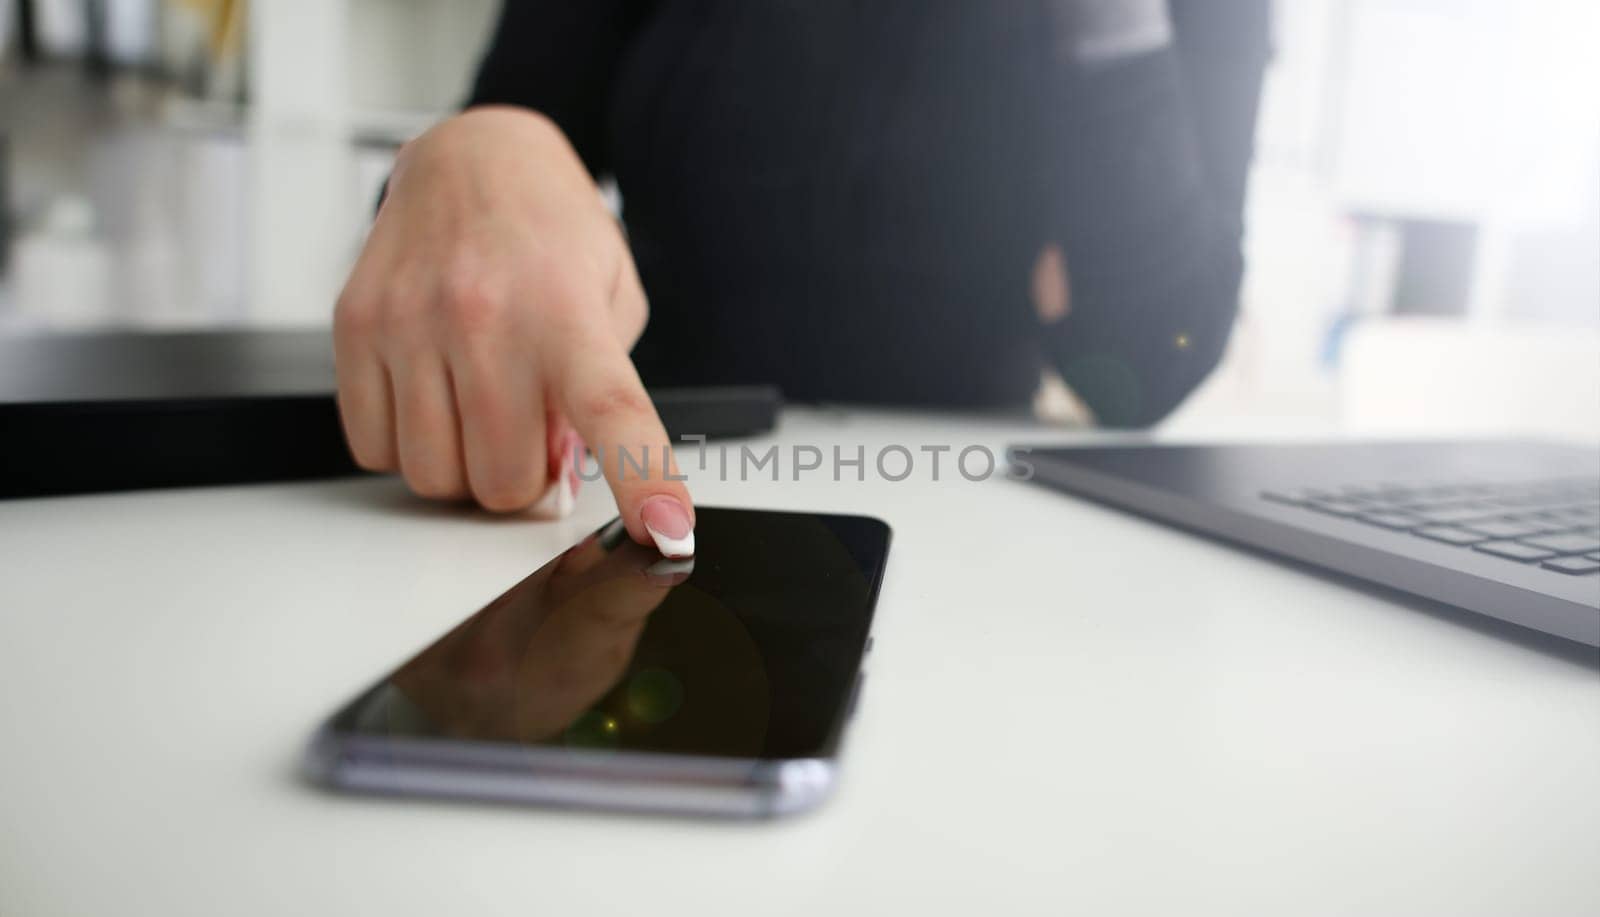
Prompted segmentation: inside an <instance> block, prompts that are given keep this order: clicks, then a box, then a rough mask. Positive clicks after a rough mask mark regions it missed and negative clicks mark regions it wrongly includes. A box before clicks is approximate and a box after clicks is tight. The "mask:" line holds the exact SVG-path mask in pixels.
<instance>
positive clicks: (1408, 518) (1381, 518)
mask: <svg viewBox="0 0 1600 917" xmlns="http://www.w3.org/2000/svg"><path fill="white" fill-rule="evenodd" d="M1356 518H1357V519H1360V520H1361V521H1362V522H1370V523H1372V524H1373V525H1381V526H1383V527H1384V528H1386V529H1402V530H1403V529H1414V528H1416V527H1417V526H1419V525H1422V524H1423V521H1422V519H1421V518H1419V517H1417V516H1413V515H1411V514H1410V513H1383V512H1379V513H1362V514H1361V515H1359V516H1357V517H1356Z"/></svg>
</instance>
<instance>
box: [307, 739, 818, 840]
mask: <svg viewBox="0 0 1600 917" xmlns="http://www.w3.org/2000/svg"><path fill="white" fill-rule="evenodd" d="M363 747H365V750H366V751H367V752H368V753H367V754H363V753H362V750H363ZM380 748H381V753H372V752H374V751H375V750H377V749H380ZM452 749H453V750H454V751H455V754H454V755H453V754H452ZM419 750H421V751H423V752H424V753H422V754H411V753H408V752H415V751H419ZM483 750H484V748H483V746H481V745H475V743H465V742H448V741H439V740H426V741H411V742H407V741H404V740H393V739H384V740H377V741H374V740H372V739H367V738H364V737H357V736H351V735H349V734H347V733H342V732H340V731H338V730H335V729H332V728H331V727H329V726H326V725H325V726H323V727H322V728H321V729H319V730H318V731H317V733H316V734H315V735H314V736H313V737H312V739H311V741H310V742H309V743H308V744H307V746H306V750H305V754H304V757H303V759H302V774H303V775H304V776H305V777H306V779H308V780H310V781H311V782H312V783H315V784H318V785H320V786H323V787H326V788H329V789H335V790H341V791H348V792H355V793H370V794H378V795H388V796H408V797H438V798H446V799H461V800H471V801H480V802H508V803H517V804H525V805H536V806H546V807H555V808H569V809H587V810H602V811H615V812H635V813H653V814H664V815H690V816H702V817H714V818H744V819H761V818H774V817H778V816H783V815H792V814H797V813H800V812H804V811H807V810H810V809H813V808H816V807H817V806H818V805H820V804H821V803H822V802H823V801H824V800H826V799H827V798H828V796H829V795H830V794H831V793H832V790H833V787H834V784H835V782H836V778H837V773H838V768H837V763H836V760H835V759H831V758H797V759H788V760H775V761H769V760H758V759H738V758H698V757H691V756H687V755H648V754H637V753H630V754H628V755H627V756H626V757H625V758H622V757H618V756H616V755H607V754H603V753H568V752H567V751H566V750H564V749H553V750H542V749H526V750H518V753H517V754H516V755H515V756H514V759H513V757H511V756H508V755H499V756H497V757H499V758H500V760H499V761H498V762H493V763H489V764H488V766H485V765H486V762H485V760H484V758H485V757H486V756H485V755H483V754H482V752H483ZM475 752H476V754H475ZM458 756H459V757H458ZM472 758H476V759H477V760H471V759H472ZM619 763H620V764H623V765H624V766H623V767H621V768H618V767H616V766H615V765H617V764H619ZM541 764H546V765H548V766H541Z"/></svg>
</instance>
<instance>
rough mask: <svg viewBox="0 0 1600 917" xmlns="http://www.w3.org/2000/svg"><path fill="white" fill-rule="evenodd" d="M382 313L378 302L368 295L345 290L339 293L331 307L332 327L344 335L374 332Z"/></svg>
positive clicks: (362, 334)
mask: <svg viewBox="0 0 1600 917" xmlns="http://www.w3.org/2000/svg"><path fill="white" fill-rule="evenodd" d="M381 319H382V313H381V310H380V309H379V306H378V302H377V301H376V300H375V299H374V298H372V297H370V296H364V295H360V294H356V293H350V292H346V293H343V294H340V296H339V301H338V302H337V303H336V304H335V305H334V307H333V329H334V332H335V333H336V334H339V335H343V336H345V337H357V338H359V337H365V336H367V335H370V334H373V333H374V332H376V331H377V330H378V328H379V326H380V324H381Z"/></svg>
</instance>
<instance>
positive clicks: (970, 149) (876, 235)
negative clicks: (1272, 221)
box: [469, 0, 1268, 424]
mask: <svg viewBox="0 0 1600 917" xmlns="http://www.w3.org/2000/svg"><path fill="white" fill-rule="evenodd" d="M1058 2H1060V0H1005V2H993V0H915V2H894V0H882V2H863V0H853V2H845V0H698V2H696V0H659V2H651V0H580V2H573V0H507V2H506V5H505V9H504V11H503V13H502V16H501V19H500V22H499V26H498V29H497V31H496V33H495V36H494V40H493V43H492V45H491V47H490V50H489V52H488V54H487V56H486V58H485V60H484V62H483V66H482V69H481V71H480V73H479V74H478V78H477V81H476V84H475V86H474V89H473V93H472V98H471V100H470V103H469V104H488V103H509V104H514V105H521V106H525V107H528V108H532V109H536V110H538V111H541V112H543V113H544V114H546V115H548V116H549V117H551V118H552V119H553V120H554V121H555V122H556V123H558V124H559V125H560V126H561V127H562V129H563V130H565V132H566V134H567V136H568V137H569V138H570V139H571V141H572V143H573V145H574V146H575V147H576V148H577V151H578V153H579V155H580V156H582V158H583V160H584V162H585V164H586V165H587V166H588V167H589V169H590V170H591V171H592V172H593V173H594V174H595V175H596V176H597V177H598V176H602V175H608V174H609V175H614V176H615V178H616V180H617V182H618V185H619V187H620V189H621V191H622V196H623V201H624V208H625V213H624V220H625V222H626V224H627V228H628V234H629V241H630V244H631V246H632V248H633V252H634V257H635V259H636V260H637V262H638V266H639V271H640V275H641V277H642V279H643V281H644V286H645V290H646V293H647V294H648V296H649V298H650V305H651V322H650V327H649V329H648V330H647V331H646V333H645V336H644V338H643V339H642V340H641V341H640V342H639V345H638V346H637V348H636V349H635V351H634V355H633V356H634V362H635V364H636V365H637V366H638V368H639V371H640V374H641V375H642V376H643V377H644V380H645V382H646V384H648V385H653V386H666V385H691V384H722V383H739V382H763V383H775V384H777V385H779V386H780V387H782V389H783V391H784V392H785V394H786V395H787V396H789V397H790V398H791V399H796V400H833V401H857V402H885V403H896V402H897V403H939V404H952V405H968V406H1001V405H1017V404H1020V403H1024V402H1025V401H1026V400H1027V399H1028V397H1029V396H1030V395H1031V394H1032V392H1033V391H1034V389H1035V387H1036V386H1037V383H1038V379H1039V371H1040V368H1041V367H1042V366H1043V365H1044V364H1045V362H1046V361H1048V362H1050V363H1052V364H1053V365H1055V366H1056V367H1057V368H1058V369H1059V370H1060V371H1061V373H1062V375H1063V376H1064V377H1065V379H1066V380H1067V382H1068V383H1069V384H1070V385H1072V386H1073V388H1074V389H1075V390H1076V391H1077V392H1078V394H1079V395H1080V396H1081V397H1083V398H1084V399H1085V400H1086V401H1087V402H1088V403H1089V405H1090V406H1091V407H1092V408H1093V409H1094V410H1095V411H1096V413H1097V414H1098V415H1099V416H1100V418H1101V420H1102V421H1103V422H1106V423H1111V424H1144V423H1150V422H1153V421H1154V420H1157V419H1159V418H1160V417H1161V416H1163V415H1164V414H1166V413H1167V412H1168V411H1170V410H1171V409H1172V408H1173V407H1174V406H1175V405H1176V404H1177V403H1178V402H1179V400H1181V399H1182V397H1183V396H1184V395H1186V394H1187V393H1188V392H1189V391H1190V390H1191V389H1193V388H1194V386H1195V385H1196V384H1197V383H1198V382H1199V381H1200V380H1201V379H1202V378H1203V377H1204V376H1205V374H1206V373H1208V372H1209V371H1210V370H1211V368H1212V367H1213V366H1215V364H1216V362H1217V360H1218V358H1219V357H1220V355H1221V352H1222V349H1223V346H1224V345H1225V343H1226V341H1227V337H1228V332H1229V329H1230V327H1231V325H1232V322H1233V316H1234V313H1235V310H1236V300H1237V295H1238V285H1239V276H1240V271H1241V262H1240V252H1239V243H1240V236H1241V218H1240V213H1241V209H1242V205H1243V194H1244V176H1245V172H1246V167H1247V164H1248V160H1249V155H1250V137H1251V133H1252V130H1253V125H1254V121H1255V106H1256V97H1257V94H1258V91H1259V87H1260V80H1261V75H1262V70H1263V68H1264V66H1265V61H1266V55H1267V2H1268V0H1207V2H1205V3H1198V2H1194V0H1176V2H1175V5H1174V8H1173V10H1172V18H1173V28H1174V33H1175V41H1174V43H1173V44H1172V45H1170V46H1168V47H1167V48H1165V49H1162V50H1159V51H1155V52H1149V53H1145V54H1142V55H1139V56H1135V57H1130V58H1126V59H1123V60H1120V61H1117V62H1114V63H1111V64H1109V65H1104V66H1100V67H1093V68H1090V67H1081V66H1078V65H1075V64H1073V63H1072V62H1070V61H1067V60H1064V59H1062V56H1061V55H1060V54H1059V53H1058V50H1057V49H1058V48H1059V47H1060V25H1059V17H1058V16H1055V15H1054V12H1055V11H1054V10H1053V9H1052V4H1053V3H1058ZM1050 242H1057V243H1059V244H1060V245H1061V246H1062V248H1063V250H1064V251H1065V254H1066V261H1067V265H1068V274H1069V277H1070V288H1071V311H1070V313H1069V315H1068V316H1067V318H1066V319H1065V320H1064V321H1061V322H1057V323H1053V324H1050V325H1041V324H1040V322H1039V320H1038V318H1037V317H1036V316H1035V313H1034V309H1033V306H1032V304H1031V300H1030V296H1029V290H1030V276H1031V269H1032V265H1033V262H1034V259H1035V258H1036V257H1037V256H1038V254H1039V252H1040V250H1041V248H1042V247H1043V246H1044V245H1046V244H1048V243H1050Z"/></svg>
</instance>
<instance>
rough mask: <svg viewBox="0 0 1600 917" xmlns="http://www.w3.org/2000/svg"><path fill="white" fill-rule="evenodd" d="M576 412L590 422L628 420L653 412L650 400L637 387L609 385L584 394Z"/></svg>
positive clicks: (579, 400)
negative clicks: (578, 411) (581, 413)
mask: <svg viewBox="0 0 1600 917" xmlns="http://www.w3.org/2000/svg"><path fill="white" fill-rule="evenodd" d="M577 408H578V410H580V411H582V412H583V414H584V416H585V417H588V418H590V419H591V420H608V419H629V418H634V417H641V416H648V415H650V414H652V413H653V412H654V411H655V406H654V405H653V404H651V403H650V398H649V397H648V396H646V395H645V393H644V392H642V391H640V390H639V389H638V388H637V387H635V386H631V385H623V384H620V383H610V384H607V385H602V386H600V387H598V388H596V389H594V390H593V391H590V392H585V393H584V394H583V395H582V396H581V397H580V398H579V399H578V404H577Z"/></svg>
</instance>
